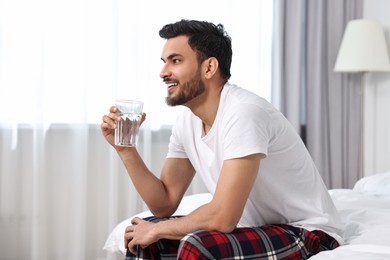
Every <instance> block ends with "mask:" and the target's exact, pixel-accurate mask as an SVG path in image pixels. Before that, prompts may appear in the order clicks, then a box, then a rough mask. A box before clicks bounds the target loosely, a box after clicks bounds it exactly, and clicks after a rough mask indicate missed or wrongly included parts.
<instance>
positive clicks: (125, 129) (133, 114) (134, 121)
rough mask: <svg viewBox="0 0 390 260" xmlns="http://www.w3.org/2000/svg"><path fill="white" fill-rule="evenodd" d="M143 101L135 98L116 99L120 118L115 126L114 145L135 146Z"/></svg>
mask: <svg viewBox="0 0 390 260" xmlns="http://www.w3.org/2000/svg"><path fill="white" fill-rule="evenodd" d="M143 105H144V103H143V102H141V101H136V100H126V99H118V100H116V101H115V106H116V107H117V108H118V112H117V113H118V114H119V115H120V117H121V119H120V121H118V122H117V128H115V145H117V146H126V147H136V146H137V141H138V131H139V126H140V124H141V118H142V108H143Z"/></svg>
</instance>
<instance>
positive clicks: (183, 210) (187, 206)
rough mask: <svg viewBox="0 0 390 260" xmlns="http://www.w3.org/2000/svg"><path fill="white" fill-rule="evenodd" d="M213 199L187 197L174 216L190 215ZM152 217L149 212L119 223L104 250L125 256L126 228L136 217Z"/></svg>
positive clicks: (199, 196)
mask: <svg viewBox="0 0 390 260" xmlns="http://www.w3.org/2000/svg"><path fill="white" fill-rule="evenodd" d="M211 199H212V195H211V194H210V193H199V194H194V195H189V196H185V197H183V199H182V200H181V203H180V205H179V207H178V208H177V210H176V212H175V213H174V214H173V215H188V214H189V213H191V212H192V211H194V210H195V209H196V208H198V207H200V206H202V205H203V204H206V203H208V202H210V201H211ZM151 215H152V213H151V212H150V211H149V210H148V211H144V212H141V213H139V214H137V215H134V216H132V217H130V218H128V219H126V220H124V221H122V222H121V223H119V224H118V225H117V226H116V227H115V228H114V230H113V231H112V232H111V234H110V235H109V236H108V238H107V240H106V243H105V245H104V247H103V249H104V250H106V251H109V252H112V253H122V254H124V255H125V254H126V249H125V247H124V234H125V230H126V227H128V226H131V220H132V219H133V218H134V217H140V218H145V217H149V216H151Z"/></svg>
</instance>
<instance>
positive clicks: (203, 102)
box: [187, 84, 224, 135]
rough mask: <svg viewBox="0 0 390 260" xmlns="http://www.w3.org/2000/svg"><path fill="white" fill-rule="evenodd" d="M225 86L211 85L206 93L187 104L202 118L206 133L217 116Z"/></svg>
mask: <svg viewBox="0 0 390 260" xmlns="http://www.w3.org/2000/svg"><path fill="white" fill-rule="evenodd" d="M223 87H224V84H222V85H219V86H212V87H209V88H207V90H206V91H205V93H203V94H202V95H201V96H199V97H198V98H196V99H194V100H192V101H191V102H189V103H188V104H187V107H188V108H189V109H191V111H192V113H194V114H195V115H196V116H197V117H199V118H200V119H201V120H202V124H203V132H204V135H206V134H207V133H208V132H209V131H210V129H211V127H212V126H213V123H214V120H215V117H216V116H217V112H218V107H219V101H220V99H221V93H222V90H223Z"/></svg>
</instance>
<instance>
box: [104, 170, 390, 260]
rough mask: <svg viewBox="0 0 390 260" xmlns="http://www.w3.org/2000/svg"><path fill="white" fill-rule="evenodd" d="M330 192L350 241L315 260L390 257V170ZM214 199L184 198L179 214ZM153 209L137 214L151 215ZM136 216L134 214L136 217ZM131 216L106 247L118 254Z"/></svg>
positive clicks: (205, 195)
mask: <svg viewBox="0 0 390 260" xmlns="http://www.w3.org/2000/svg"><path fill="white" fill-rule="evenodd" d="M329 193H330V195H331V197H332V199H333V201H334V203H335V205H336V208H337V210H338V211H339V213H340V216H341V218H342V220H343V223H344V225H345V230H344V239H345V241H346V243H345V244H344V245H342V246H340V247H338V248H337V249H335V250H332V251H324V252H321V253H319V254H317V255H315V256H313V257H311V258H310V259H312V260H328V259H338V260H349V259H351V260H352V259H353V260H368V259H369V260H385V259H386V260H389V259H390V235H389V234H390V172H385V173H380V174H375V175H372V176H369V177H364V178H362V179H360V180H359V181H358V182H357V183H356V184H355V186H354V187H353V189H334V190H329ZM210 200H211V195H210V194H208V193H200V194H194V195H189V196H186V197H184V198H183V200H182V203H181V204H180V206H179V208H178V210H177V211H176V212H175V214H176V215H186V214H188V213H189V212H191V211H192V210H193V209H195V208H197V207H199V206H200V205H202V204H204V203H207V202H208V201H210ZM150 215H151V213H150V212H149V211H145V212H142V213H140V214H137V216H139V217H141V218H142V217H147V216H150ZM133 217H134V216H133ZM133 217H131V218H128V219H126V220H124V221H122V222H121V223H119V224H118V225H117V226H116V227H115V228H114V229H113V230H112V232H111V234H110V235H109V237H108V238H107V240H106V243H105V245H104V247H103V249H104V250H107V251H109V252H112V253H115V254H123V255H124V254H125V248H124V245H123V234H124V230H125V228H126V227H127V226H128V225H131V219H132V218H133Z"/></svg>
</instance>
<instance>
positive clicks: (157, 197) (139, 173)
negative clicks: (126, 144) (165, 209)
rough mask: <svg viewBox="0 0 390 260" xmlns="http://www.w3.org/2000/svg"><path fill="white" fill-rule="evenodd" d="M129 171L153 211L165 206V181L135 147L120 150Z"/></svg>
mask: <svg viewBox="0 0 390 260" xmlns="http://www.w3.org/2000/svg"><path fill="white" fill-rule="evenodd" d="M118 154H119V156H120V158H121V159H122V161H123V163H124V165H125V167H126V170H127V173H128V175H129V177H130V179H131V180H132V182H133V184H134V186H135V188H136V189H137V191H138V193H139V194H140V196H141V197H142V199H143V200H144V201H145V203H146V204H147V205H148V207H149V209H150V210H151V211H152V212H153V211H156V210H158V208H159V207H162V206H164V202H166V201H167V199H166V198H167V193H166V190H165V188H164V185H163V183H162V182H161V180H160V179H159V178H157V177H156V176H155V175H154V174H153V173H152V172H151V171H149V169H148V168H147V166H146V165H145V163H144V162H143V160H142V158H141V157H140V155H139V153H138V152H137V150H136V149H135V148H128V149H123V150H121V151H119V152H118Z"/></svg>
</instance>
